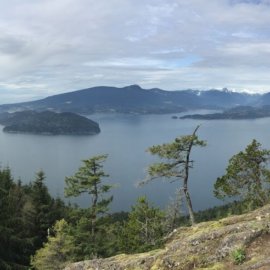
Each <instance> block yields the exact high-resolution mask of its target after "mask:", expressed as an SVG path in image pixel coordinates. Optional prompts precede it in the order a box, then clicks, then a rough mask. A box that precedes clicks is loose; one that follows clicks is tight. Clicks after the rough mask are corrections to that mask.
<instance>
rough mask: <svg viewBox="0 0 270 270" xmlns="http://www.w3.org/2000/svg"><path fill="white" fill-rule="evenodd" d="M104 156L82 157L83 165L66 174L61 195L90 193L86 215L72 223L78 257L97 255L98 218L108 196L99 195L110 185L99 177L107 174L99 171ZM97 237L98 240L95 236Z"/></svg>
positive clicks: (99, 229)
mask: <svg viewBox="0 0 270 270" xmlns="http://www.w3.org/2000/svg"><path fill="white" fill-rule="evenodd" d="M106 158H107V155H100V156H94V157H92V158H90V159H87V160H83V163H84V164H83V166H81V167H80V168H79V170H78V171H77V172H76V173H75V174H74V176H71V177H66V180H65V181H66V188H65V195H66V196H67V197H71V196H75V197H77V196H79V195H80V194H82V193H88V194H89V195H90V196H91V203H90V205H89V208H88V211H87V215H85V216H83V217H82V218H81V219H80V220H79V221H78V222H77V224H76V226H75V230H76V239H77V240H78V239H81V240H79V241H78V242H80V243H81V244H80V247H81V251H80V252H81V254H82V256H91V257H95V256H98V255H100V252H99V247H100V244H99V241H100V240H101V239H102V238H104V235H103V236H102V235H101V234H100V233H101V228H102V224H100V223H99V218H100V216H101V215H102V214H104V213H106V212H107V210H108V206H109V204H110V202H111V201H112V197H109V198H107V199H104V198H103V195H104V194H106V193H108V192H109V191H110V189H111V187H112V186H111V185H107V184H104V183H103V178H104V177H108V175H107V174H106V173H105V172H104V171H103V162H104V161H105V160H106ZM98 236H100V237H101V239H100V238H99V237H98Z"/></svg>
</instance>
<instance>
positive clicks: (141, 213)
mask: <svg viewBox="0 0 270 270" xmlns="http://www.w3.org/2000/svg"><path fill="white" fill-rule="evenodd" d="M163 224H164V213H163V212H162V211H161V210H159V209H158V208H155V207H153V206H151V205H150V204H149V202H148V201H147V199H146V197H139V198H138V200H137V204H136V205H135V206H133V207H132V210H131V212H130V213H129V219H128V221H127V223H126V224H125V227H124V230H123V234H122V242H123V250H124V252H126V253H134V252H144V251H147V250H151V249H153V248H158V247H160V246H161V244H162V240H163V239H162V237H163V235H164V226H163Z"/></svg>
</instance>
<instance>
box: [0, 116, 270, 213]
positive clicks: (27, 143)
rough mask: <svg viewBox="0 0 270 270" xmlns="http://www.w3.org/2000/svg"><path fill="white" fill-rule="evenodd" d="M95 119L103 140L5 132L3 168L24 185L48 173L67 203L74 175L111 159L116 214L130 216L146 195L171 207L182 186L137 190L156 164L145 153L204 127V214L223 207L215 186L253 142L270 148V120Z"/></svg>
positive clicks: (194, 184) (199, 186)
mask: <svg viewBox="0 0 270 270" xmlns="http://www.w3.org/2000/svg"><path fill="white" fill-rule="evenodd" d="M179 115H180V114H179ZM90 118H91V119H93V120H96V121H98V122H99V124H100V127H101V133H100V134H98V135H95V136H43V135H26V134H7V133H3V132H2V131H0V162H1V166H2V167H5V166H7V165H8V166H9V167H10V168H11V170H12V173H13V176H14V178H15V179H19V178H20V179H21V180H22V181H23V182H24V183H27V182H29V181H32V180H33V179H34V178H35V172H37V171H38V170H40V169H42V170H44V172H45V174H46V176H47V178H46V184H47V186H48V187H49V191H50V192H51V193H52V194H53V195H59V196H61V197H63V191H64V186H65V181H64V179H65V176H71V175H73V174H74V173H75V172H76V170H77V169H78V167H79V166H80V165H81V160H82V159H87V158H89V157H91V156H93V155H98V154H108V155H109V156H108V160H107V161H106V163H105V164H104V169H105V170H106V172H107V173H109V174H110V177H109V178H108V179H107V180H106V181H108V182H110V183H112V184H114V185H115V188H114V189H113V191H112V194H113V196H114V201H113V203H112V207H111V208H112V210H113V211H119V210H129V208H130V206H131V205H132V204H134V203H135V202H136V199H137V197H138V196H142V195H147V197H148V198H149V200H150V201H152V202H153V203H154V204H156V205H158V206H160V207H165V206H166V205H167V204H168V202H169V199H170V197H173V196H174V192H175V189H176V188H177V187H178V186H179V185H180V183H178V182H175V183H172V184H170V183H169V182H168V181H167V182H166V181H160V180H155V182H152V183H150V184H148V185H145V186H143V187H136V183H137V182H138V181H139V180H141V179H143V178H144V177H145V176H146V168H147V165H148V164H150V163H151V162H153V161H155V159H154V158H153V157H152V156H150V154H149V153H146V151H145V150H146V149H147V148H148V147H149V146H152V145H154V144H160V143H166V142H170V141H172V140H173V139H174V138H175V137H176V136H179V135H186V134H190V133H192V131H193V130H194V128H195V127H196V126H197V125H198V124H201V127H200V129H199V132H198V135H199V137H200V138H201V139H204V140H206V141H207V143H208V145H207V147H205V148H196V149H194V151H193V152H192V159H193V160H194V161H195V162H194V168H193V169H192V171H191V174H190V190H191V196H192V200H193V204H194V208H195V209H196V210H199V209H205V208H208V207H211V206H214V205H217V204H220V203H221V202H220V201H219V200H217V199H215V198H214V196H213V184H214V182H215V180H216V178H217V177H218V176H221V175H222V174H223V173H224V171H225V168H226V165H227V163H228V160H229V158H230V157H231V156H232V155H234V154H235V153H237V152H239V151H240V150H242V149H244V148H245V146H246V145H247V144H248V143H250V142H251V140H252V139H253V138H255V139H257V140H258V141H260V142H261V143H262V145H263V147H265V148H270V118H263V119H257V120H220V121H198V120H179V119H177V120H175V119H171V115H92V116H90ZM89 201H90V199H89V198H88V197H87V196H83V197H81V198H79V199H76V200H75V202H77V203H78V204H80V205H81V206H87V205H88V203H89ZM72 202H74V200H72Z"/></svg>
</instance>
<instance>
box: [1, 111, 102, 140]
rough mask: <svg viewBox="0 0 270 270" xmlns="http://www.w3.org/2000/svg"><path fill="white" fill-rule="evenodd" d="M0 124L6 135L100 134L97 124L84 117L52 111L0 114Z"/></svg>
mask: <svg viewBox="0 0 270 270" xmlns="http://www.w3.org/2000/svg"><path fill="white" fill-rule="evenodd" d="M0 124H1V125H3V126H4V128H3V131H4V132H8V133H31V134H48V135H94V134H97V133H99V132H100V128H99V125H98V123H96V122H94V121H93V120H90V119H88V118H86V117H84V116H81V115H78V114H75V113H70V112H63V113H56V112H52V111H43V112H36V111H21V112H14V113H2V114H0Z"/></svg>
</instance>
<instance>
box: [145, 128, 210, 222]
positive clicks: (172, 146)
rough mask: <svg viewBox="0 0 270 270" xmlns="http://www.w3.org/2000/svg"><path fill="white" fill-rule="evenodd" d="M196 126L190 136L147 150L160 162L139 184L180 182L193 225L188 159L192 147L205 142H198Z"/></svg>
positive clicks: (191, 164)
mask: <svg viewBox="0 0 270 270" xmlns="http://www.w3.org/2000/svg"><path fill="white" fill-rule="evenodd" d="M198 128H199V126H197V127H196V128H195V130H194V132H193V134H192V135H186V136H181V137H177V138H176V139H175V140H174V141H173V142H171V143H166V144H161V145H154V146H152V147H150V148H148V151H149V152H150V153H151V154H152V155H156V156H158V157H159V158H160V159H161V160H162V161H161V162H157V163H154V164H152V165H150V166H149V167H148V177H147V179H146V180H145V181H143V182H142V183H141V184H144V183H146V182H149V181H151V180H153V179H155V178H163V177H165V178H168V179H170V180H172V181H175V180H182V181H183V185H182V190H183V192H184V195H185V200H186V205H187V208H188V212H189V216H190V221H191V224H194V223H195V218H194V212H193V208H192V203H191V198H190V194H189V191H188V179H189V169H190V168H192V167H193V160H191V159H190V154H191V150H192V148H193V147H194V146H205V145H206V142H205V141H203V140H200V139H199V138H198V136H197V135H196V132H197V130H198Z"/></svg>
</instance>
